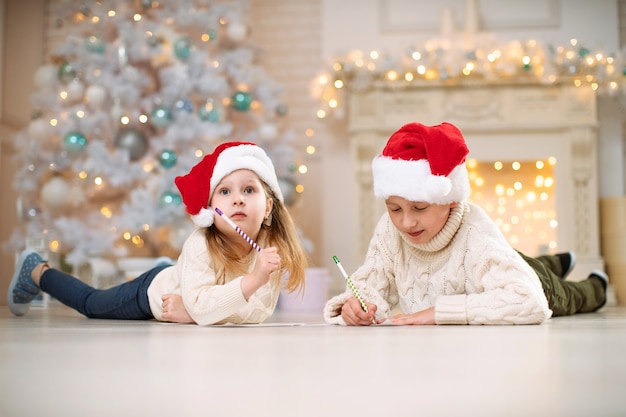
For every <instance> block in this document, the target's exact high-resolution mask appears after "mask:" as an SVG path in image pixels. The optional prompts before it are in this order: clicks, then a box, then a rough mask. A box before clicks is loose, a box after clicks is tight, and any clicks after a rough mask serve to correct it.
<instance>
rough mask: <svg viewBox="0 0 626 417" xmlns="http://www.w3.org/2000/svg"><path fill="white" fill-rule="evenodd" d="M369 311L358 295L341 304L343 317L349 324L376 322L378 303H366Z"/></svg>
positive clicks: (366, 324)
mask: <svg viewBox="0 0 626 417" xmlns="http://www.w3.org/2000/svg"><path fill="white" fill-rule="evenodd" d="M365 305H366V306H367V313H366V312H365V311H363V307H361V303H360V302H359V300H358V299H357V298H356V297H352V298H349V299H348V301H346V302H345V304H344V305H343V306H341V317H342V318H343V321H344V322H345V323H346V324H347V325H348V326H369V325H370V324H375V323H376V309H377V307H376V304H370V303H368V302H366V303H365Z"/></svg>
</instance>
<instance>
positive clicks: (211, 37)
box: [207, 29, 217, 41]
mask: <svg viewBox="0 0 626 417" xmlns="http://www.w3.org/2000/svg"><path fill="white" fill-rule="evenodd" d="M207 35H209V40H210V41H215V40H217V30H214V29H211V30H209V31H208V32H207Z"/></svg>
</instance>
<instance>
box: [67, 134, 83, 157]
mask: <svg viewBox="0 0 626 417" xmlns="http://www.w3.org/2000/svg"><path fill="white" fill-rule="evenodd" d="M86 146H87V138H85V136H84V135H83V134H82V133H80V132H69V133H68V134H67V135H65V137H64V138H63V149H65V150H66V151H67V152H68V153H70V154H72V155H77V154H79V153H81V152H83V151H84V150H85V147H86Z"/></svg>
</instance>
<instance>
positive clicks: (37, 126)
mask: <svg viewBox="0 0 626 417" xmlns="http://www.w3.org/2000/svg"><path fill="white" fill-rule="evenodd" d="M50 130H51V129H50V124H49V123H48V122H47V121H45V120H44V119H43V118H39V119H35V120H33V121H32V122H30V124H29V125H28V136H30V137H31V138H33V139H35V140H37V141H39V142H45V141H47V140H48V136H49V134H50Z"/></svg>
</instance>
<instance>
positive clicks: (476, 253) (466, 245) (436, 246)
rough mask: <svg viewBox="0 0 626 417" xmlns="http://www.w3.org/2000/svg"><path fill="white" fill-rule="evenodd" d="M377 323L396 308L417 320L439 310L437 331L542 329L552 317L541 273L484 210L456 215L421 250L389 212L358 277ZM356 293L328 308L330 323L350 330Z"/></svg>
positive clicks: (470, 207)
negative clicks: (348, 314) (347, 315)
mask: <svg viewBox="0 0 626 417" xmlns="http://www.w3.org/2000/svg"><path fill="white" fill-rule="evenodd" d="M351 278H352V280H353V281H354V284H355V286H356V287H357V289H358V290H359V292H360V293H361V295H362V296H363V298H364V299H365V300H366V301H368V302H370V303H374V304H376V305H377V307H378V309H377V312H376V318H377V319H378V320H381V319H384V318H386V317H389V316H390V314H391V311H392V310H393V309H394V308H396V307H397V306H399V307H400V309H401V310H402V312H403V313H405V314H410V313H415V312H418V311H422V310H425V309H427V308H430V307H433V306H434V307H435V321H436V323H437V324H539V323H542V322H543V321H544V320H546V319H548V318H550V316H551V315H552V311H551V310H550V309H549V308H548V301H547V299H546V297H545V294H544V292H543V288H542V286H541V282H540V281H539V278H538V277H537V274H536V273H535V271H534V270H533V269H532V268H531V267H530V266H529V265H528V264H527V263H526V262H525V261H524V260H523V259H522V257H521V256H520V255H519V254H518V253H517V252H516V251H515V250H514V249H513V248H512V247H511V246H510V245H509V243H508V242H507V241H506V239H505V238H504V236H503V235H502V234H501V233H500V231H499V230H498V228H497V227H496V225H495V223H494V222H493V221H492V220H491V219H490V218H489V217H488V216H487V214H486V213H485V212H484V211H483V210H482V209H481V208H480V207H478V206H477V205H475V204H472V203H469V202H462V203H459V204H457V206H455V207H454V208H452V210H451V212H450V216H449V218H448V221H447V222H446V224H445V225H444V227H443V228H442V230H441V231H440V232H439V233H438V234H437V235H435V237H433V239H431V240H430V241H429V242H427V243H424V244H414V243H411V242H410V241H408V240H407V239H406V237H405V236H404V235H403V234H401V233H399V232H398V230H397V229H396V228H395V226H394V225H393V223H392V222H391V219H390V218H389V215H388V214H387V213H385V214H384V215H383V216H382V217H381V219H380V221H379V222H378V225H377V226H376V229H375V231H374V235H373V237H372V239H371V241H370V244H369V248H368V252H367V256H366V260H365V263H364V264H363V265H362V266H361V267H360V268H359V269H358V270H357V271H356V272H354V274H352V275H351ZM352 296H353V293H352V292H351V291H350V289H349V288H346V291H345V292H344V293H342V294H339V295H337V296H335V297H333V298H331V299H330V300H329V301H328V302H327V303H326V306H325V307H324V319H325V320H326V322H328V323H333V324H345V323H344V322H343V319H342V318H341V306H342V305H343V304H344V303H345V302H346V300H347V299H348V298H350V297H352Z"/></svg>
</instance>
